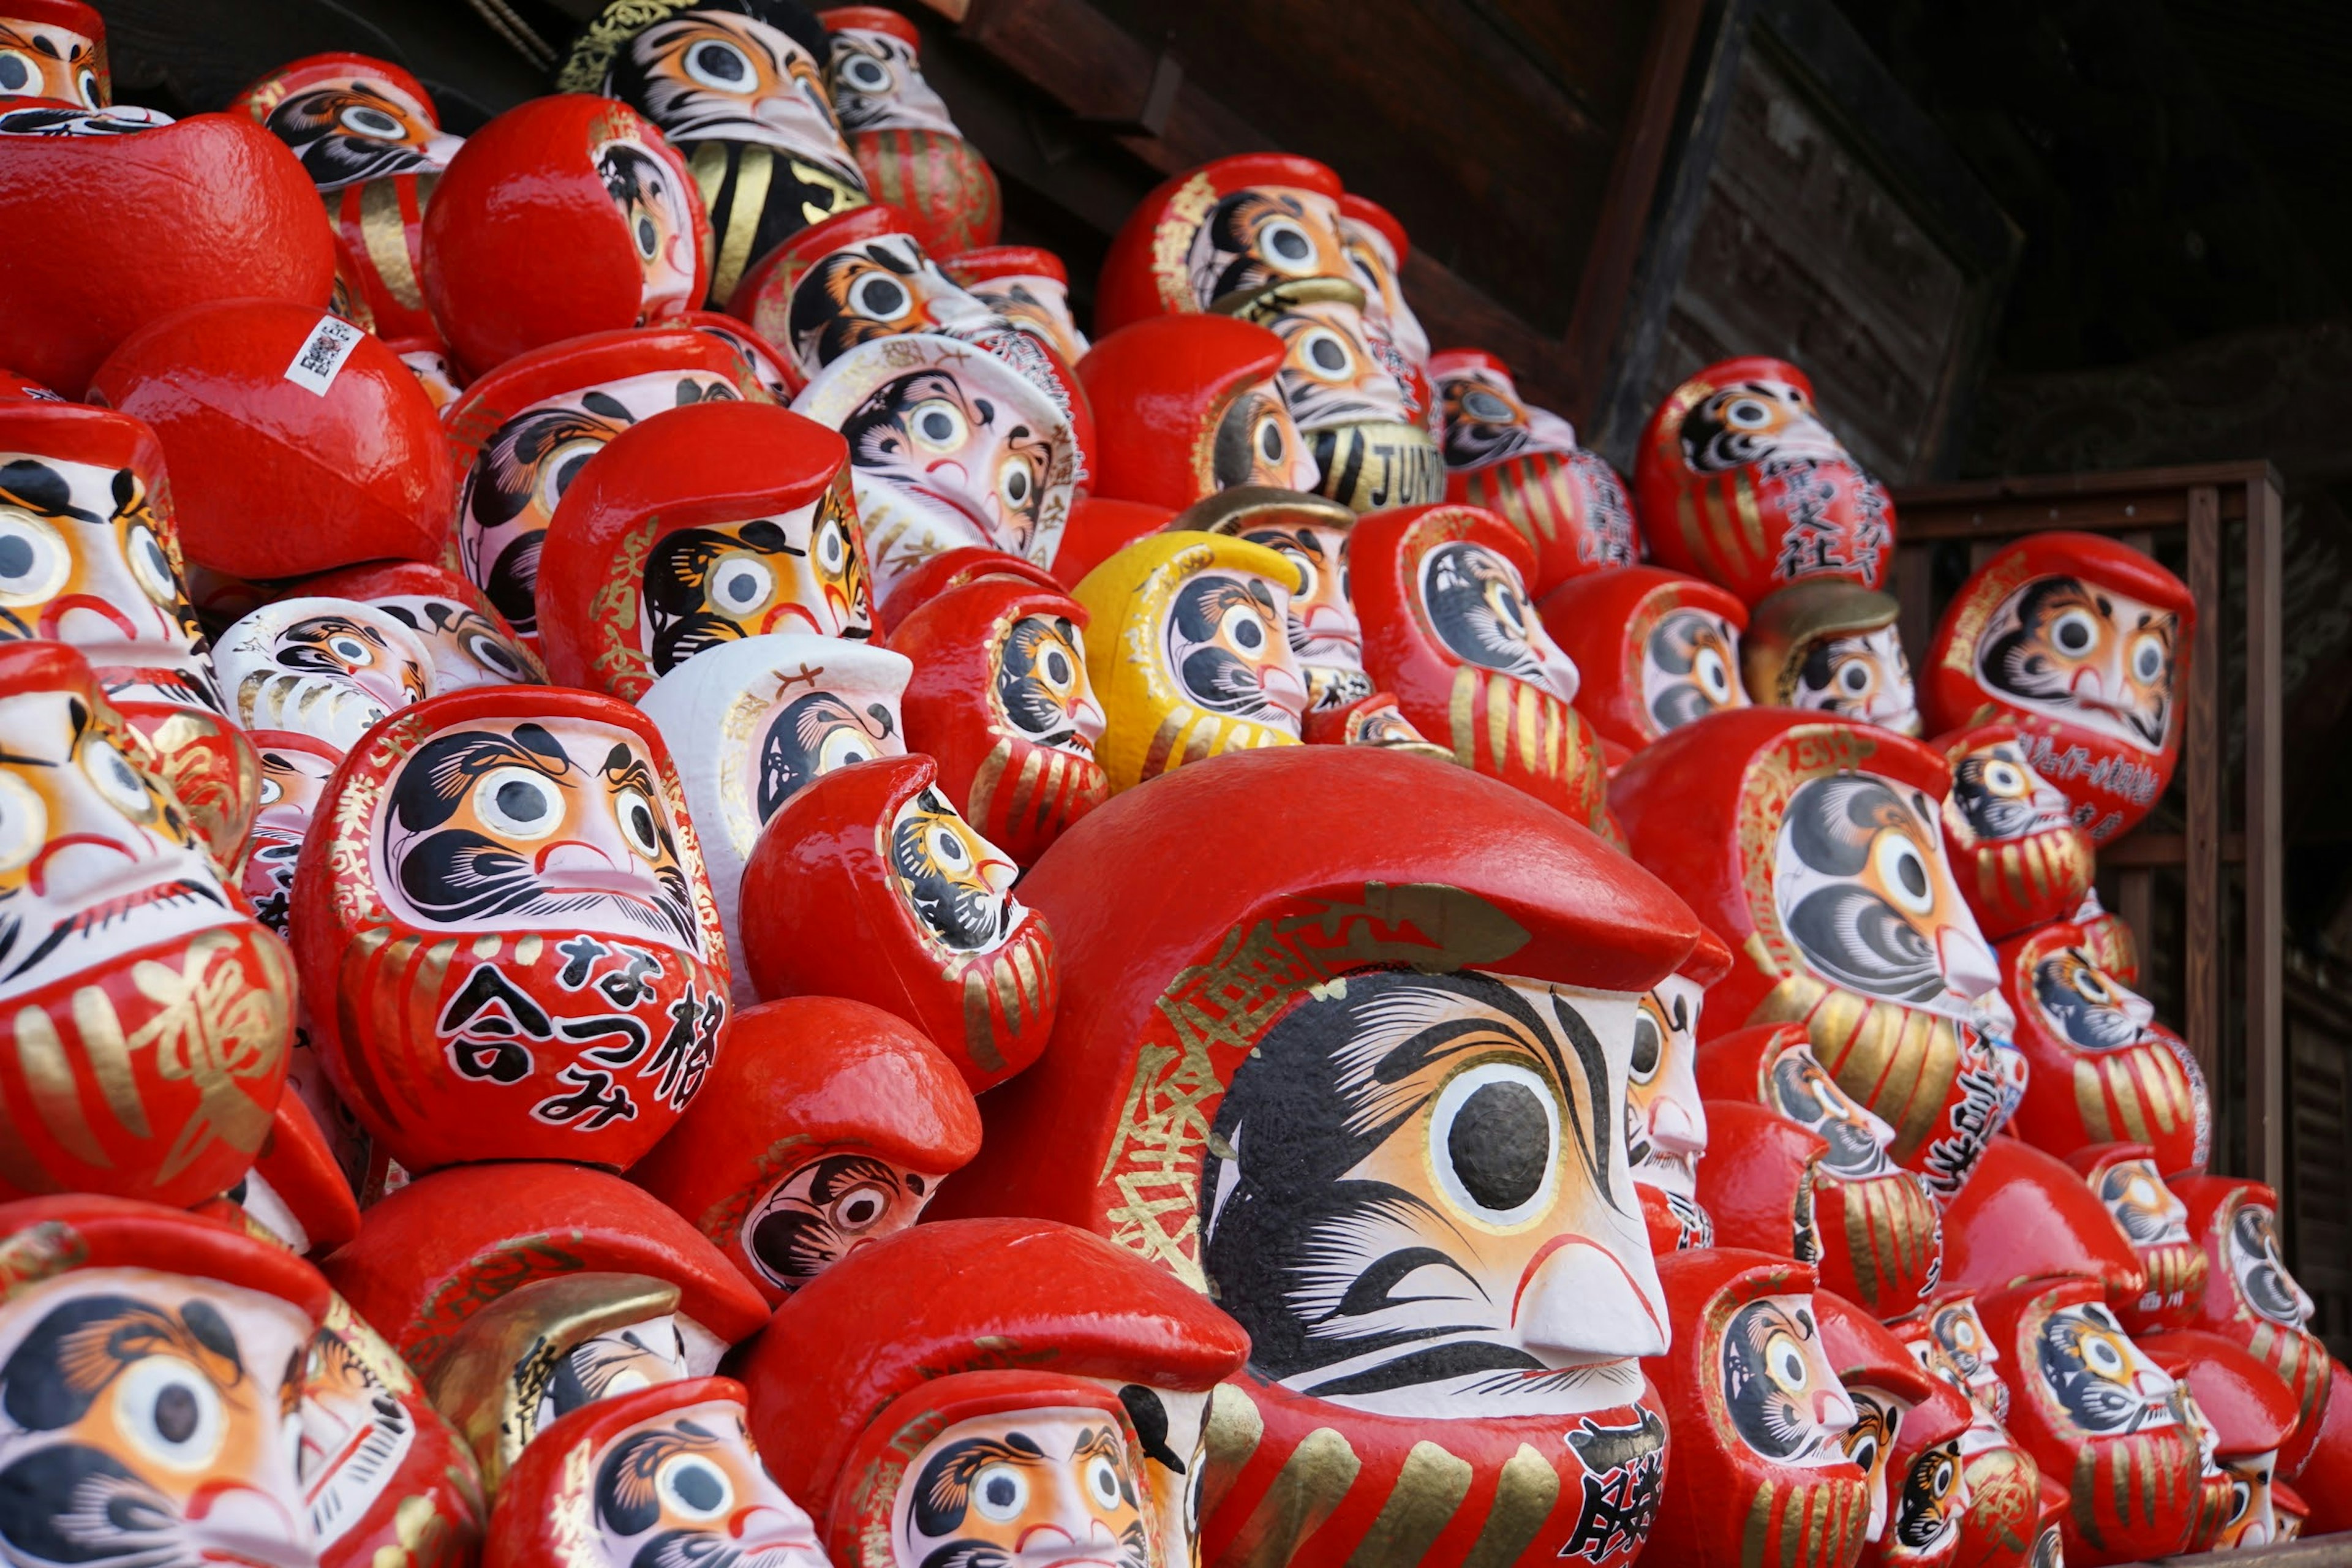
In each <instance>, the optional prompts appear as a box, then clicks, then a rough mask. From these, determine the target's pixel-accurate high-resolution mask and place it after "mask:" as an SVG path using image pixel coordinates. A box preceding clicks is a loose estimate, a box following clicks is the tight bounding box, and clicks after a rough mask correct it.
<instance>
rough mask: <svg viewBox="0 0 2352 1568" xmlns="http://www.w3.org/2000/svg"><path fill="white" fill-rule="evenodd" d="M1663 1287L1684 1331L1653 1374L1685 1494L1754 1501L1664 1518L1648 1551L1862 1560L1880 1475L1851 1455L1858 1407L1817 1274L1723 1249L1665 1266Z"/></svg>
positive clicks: (1679, 1256)
mask: <svg viewBox="0 0 2352 1568" xmlns="http://www.w3.org/2000/svg"><path fill="white" fill-rule="evenodd" d="M1658 1277H1659V1279H1661V1280H1662V1281H1664V1284H1665V1288H1666V1300H1667V1301H1668V1302H1669V1303H1670V1304H1671V1306H1672V1308H1673V1310H1674V1317H1675V1325H1676V1328H1677V1332H1676V1333H1675V1344H1674V1348H1673V1349H1672V1350H1670V1351H1669V1352H1666V1353H1665V1354H1664V1355H1663V1356H1655V1357H1650V1358H1647V1359H1645V1360H1644V1362H1643V1369H1644V1370H1645V1371H1646V1372H1647V1373H1649V1375H1650V1379H1651V1381H1652V1382H1653V1383H1654V1384H1656V1385H1657V1388H1658V1391H1659V1393H1660V1394H1661V1395H1662V1396H1663V1400H1664V1405H1665V1408H1666V1415H1667V1421H1668V1423H1669V1426H1670V1427H1671V1429H1672V1431H1673V1433H1674V1450H1673V1455H1672V1461H1673V1479H1672V1481H1671V1482H1670V1483H1669V1484H1670V1485H1671V1486H1672V1487H1674V1488H1675V1489H1676V1490H1677V1491H1679V1492H1680V1493H1681V1494H1682V1495H1684V1496H1685V1497H1692V1496H1696V1497H1708V1498H1741V1499H1745V1500H1747V1506H1746V1507H1741V1508H1727V1507H1714V1508H1707V1507H1691V1506H1680V1507H1677V1506H1673V1505H1671V1504H1670V1505H1669V1506H1667V1507H1664V1508H1662V1509H1660V1510H1658V1516H1657V1522H1656V1524H1655V1525H1654V1527H1653V1528H1652V1530H1651V1532H1650V1543H1649V1545H1648V1547H1647V1548H1646V1549H1645V1555H1646V1554H1648V1553H1655V1554H1656V1555H1657V1557H1658V1559H1660V1560H1663V1561H1664V1562H1668V1563H1691V1564H1706V1565H1716V1564H1723V1565H1728V1564H1730V1563H1740V1562H1745V1561H1750V1560H1754V1559H1755V1558H1756V1557H1757V1555H1758V1553H1759V1551H1760V1552H1762V1553H1763V1554H1765V1556H1764V1560H1767V1561H1773V1562H1792V1563H1793V1562H1804V1563H1843V1562H1847V1561H1850V1560H1851V1559H1852V1558H1853V1554H1854V1552H1856V1551H1858V1550H1859V1548H1860V1546H1861V1543H1862V1542H1863V1540H1864V1537H1865V1535H1866V1534H1867V1532H1868V1530H1869V1526H1870V1498H1869V1479H1868V1477H1867V1475H1866V1474H1865V1472H1864V1471H1863V1470H1862V1469H1861V1468H1857V1466H1856V1465H1855V1464H1854V1462H1853V1460H1852V1459H1851V1458H1848V1457H1847V1455H1846V1452H1845V1439H1846V1437H1847V1436H1848V1434H1849V1433H1850V1432H1851V1431H1852V1430H1853V1425H1854V1419H1855V1408H1854V1401H1853V1396H1852V1395H1851V1394H1848V1393H1847V1391H1846V1389H1845V1386H1844V1384H1843V1383H1842V1382H1841V1381H1840V1379H1839V1376H1838V1373H1837V1370H1836V1368H1835V1367H1834V1366H1833V1365H1832V1363H1831V1361H1830V1356H1829V1352H1828V1348H1827V1345H1826V1343H1825V1336H1824V1334H1823V1332H1822V1322H1821V1320H1820V1318H1819V1316H1818V1315H1817V1311H1816V1309H1815V1307H1814V1304H1813V1271H1812V1270H1811V1268H1807V1267H1805V1266H1804V1265H1803V1264H1801V1263H1792V1262H1790V1261H1789V1260H1787V1259H1786V1258H1770V1257H1767V1256H1766V1255H1764V1254H1762V1253H1757V1252H1749V1251H1747V1250H1745V1249H1743V1248H1739V1247H1710V1248H1706V1249H1704V1250H1699V1251H1691V1252H1677V1253H1675V1254H1673V1255H1672V1256H1671V1257H1668V1258H1661V1259H1659V1261H1658ZM1743 1546H1744V1547H1745V1548H1746V1550H1745V1551H1744V1552H1743V1550H1742V1549H1743Z"/></svg>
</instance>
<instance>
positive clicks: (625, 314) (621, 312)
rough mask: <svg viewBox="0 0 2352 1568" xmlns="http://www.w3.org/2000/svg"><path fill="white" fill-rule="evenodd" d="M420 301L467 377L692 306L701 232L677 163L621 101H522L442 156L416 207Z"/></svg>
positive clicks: (698, 297) (704, 256) (704, 252)
mask: <svg viewBox="0 0 2352 1568" xmlns="http://www.w3.org/2000/svg"><path fill="white" fill-rule="evenodd" d="M424 280H425V303H426V305H427V306H429V307H430V308H431V310H432V312H433V320H434V322H435V324H436V325H437V326H438V327H439V328H440V329H441V335H442V337H443V338H444V339H445V340H446V342H448V344H449V346H450V348H452V349H453V350H455V351H456V353H457V359H458V361H459V363H462V364H463V365H464V366H465V368H466V370H467V373H468V374H474V375H480V374H483V373H484V372H486V371H488V370H492V369H495V368H496V367H497V366H499V364H501V363H504V362H506V361H508V360H510V359H512V358H513V357H514V356H515V355H517V354H519V353H523V352H524V351H525V350H527V349H535V348H538V347H540V346H541V345H542V344H546V343H551V342H556V341H557V340H559V339H562V338H570V337H577V336H578V335H579V334H581V333H582V332H599V331H611V330H613V329H614V328H616V327H636V326H643V325H645V324H646V322H648V321H659V320H660V319H661V318H662V317H664V316H668V315H674V314H676V313H677V312H678V311H680V310H692V309H694V308H695V307H696V306H698V305H699V304H700V303H701V302H702V295H703V290H704V289H707V288H708V287H709V282H710V228H709V220H708V219H707V218H706V217H705V216H703V210H702V197H701V195H699V194H698V192H697V190H696V188H695V184H694V176H693V175H692V174H690V173H688V170H687V166H686V160H685V159H683V158H681V157H679V156H678V154H677V150H676V149H674V148H673V147H671V146H670V144H669V143H668V142H667V141H665V140H664V139H663V137H662V133H661V132H658V131H656V130H655V129H654V127H653V125H652V124H651V123H650V122H648V121H646V120H645V119H643V118H641V117H640V116H639V115H638V114H637V113H636V111H635V110H632V109H630V108H629V107H628V106H627V105H626V104H624V103H621V102H618V101H616V100H613V99H609V98H597V97H593V96H591V95H589V94H587V93H565V94H562V95H560V96H558V97H554V98H535V99H532V100H530V101H529V102H528V103H523V104H519V105H517V106H516V107H515V108H513V109H509V110H507V111H506V112H505V113H504V114H501V115H499V117H498V118H497V119H495V120H493V121H490V122H489V123H488V125H485V126H484V127H482V129H481V130H479V131H478V132H475V133H474V134H473V135H472V136H471V137H469V138H468V139H467V142H466V145H465V146H464V148H463V149H462V150H460V151H459V152H458V153H457V156H456V157H455V158H453V159H451V160H450V163H449V167H448V171H447V172H446V174H443V175H442V176H441V183H440V184H439V185H438V186H436V188H435V190H434V192H433V204H432V205H431V206H430V207H428V208H427V209H426V210H425V279H424Z"/></svg>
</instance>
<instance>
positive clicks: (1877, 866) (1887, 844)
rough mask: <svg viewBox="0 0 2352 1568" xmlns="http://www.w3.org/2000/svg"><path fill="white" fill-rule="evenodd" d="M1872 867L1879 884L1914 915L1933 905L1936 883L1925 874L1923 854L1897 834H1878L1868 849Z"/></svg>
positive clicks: (1925, 910)
mask: <svg viewBox="0 0 2352 1568" xmlns="http://www.w3.org/2000/svg"><path fill="white" fill-rule="evenodd" d="M1870 858H1871V866H1872V869H1874V871H1876V872H1877V873H1878V881H1879V885H1880V887H1881V888H1882V889H1884V890H1885V893H1886V896H1887V897H1888V898H1890V899H1893V900H1895V903H1897V904H1898V905H1900V906H1901V907H1903V908H1904V909H1906V910H1910V911H1911V912H1912V913H1913V914H1915V915H1924V914H1926V913H1927V911H1928V910H1932V909H1934V908H1935V907H1936V884H1935V882H1934V881H1933V880H1932V879H1930V878H1929V877H1928V875H1927V857H1926V856H1924V855H1922V854H1920V853H1919V847H1918V846H1917V845H1916V844H1914V843H1912V842H1911V840H1910V839H1909V838H1908V837H1906V836H1905V835H1903V834H1900V833H1882V834H1880V835H1879V836H1878V843H1877V844H1876V845H1875V846H1874V847H1873V848H1872V850H1871V852H1870Z"/></svg>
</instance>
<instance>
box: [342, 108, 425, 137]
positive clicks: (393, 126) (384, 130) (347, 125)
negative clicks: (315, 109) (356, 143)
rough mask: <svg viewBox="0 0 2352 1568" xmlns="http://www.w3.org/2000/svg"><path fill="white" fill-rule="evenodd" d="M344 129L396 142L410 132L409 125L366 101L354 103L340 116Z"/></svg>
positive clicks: (354, 133)
mask: <svg viewBox="0 0 2352 1568" xmlns="http://www.w3.org/2000/svg"><path fill="white" fill-rule="evenodd" d="M338 118H339V119H340V120H341V121H342V127H343V129H344V130H346V131H348V132H351V133H352V135H354V136H367V137H372V138H373V139H374V140H376V141H378V142H395V141H398V140H400V139H401V138H402V137H404V136H406V135H407V134H408V127H406V126H405V125H403V124H402V123H401V122H400V121H397V120H395V119H394V118H393V117H392V116H391V115H389V114H386V113H385V112H384V111H383V110H381V109H376V108H373V107H371V106H370V105H367V104H364V103H354V104H352V106H351V107H350V108H349V109H346V110H343V112H342V113H341V115H340V116H338Z"/></svg>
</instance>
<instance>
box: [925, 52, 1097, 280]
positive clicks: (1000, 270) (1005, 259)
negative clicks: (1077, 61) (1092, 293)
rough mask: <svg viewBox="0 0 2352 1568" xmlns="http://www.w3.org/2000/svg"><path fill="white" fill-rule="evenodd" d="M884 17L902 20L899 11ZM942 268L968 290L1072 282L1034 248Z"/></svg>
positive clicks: (947, 262)
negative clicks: (1031, 281)
mask: <svg viewBox="0 0 2352 1568" xmlns="http://www.w3.org/2000/svg"><path fill="white" fill-rule="evenodd" d="M880 14H881V15H883V16H888V17H890V18H892V19H893V20H899V19H900V18H899V17H898V13H897V12H895V11H884V12H882V13H880ZM940 270H941V271H943V272H945V273H946V274H947V275H948V276H949V277H950V278H952V279H955V280H956V281H957V282H959V283H961V284H962V285H964V286H965V287H966V288H970V287H971V285H972V284H974V283H985V282H987V281H988V280H989V279H992V278H1050V279H1053V280H1054V281H1055V282H1056V283H1059V284H1061V285H1063V286H1064V287H1065V288H1066V287H1068V286H1069V281H1070V271H1069V268H1066V267H1065V266H1063V265H1062V258H1060V257H1058V256H1056V255H1055V254H1054V253H1053V252H1052V251H1050V250H1046V249H1045V248H1043V247H1039V246H1034V245H984V246H982V247H980V248H979V249H977V250H959V251H957V252H956V253H955V254H954V255H953V256H942V257H940Z"/></svg>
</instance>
